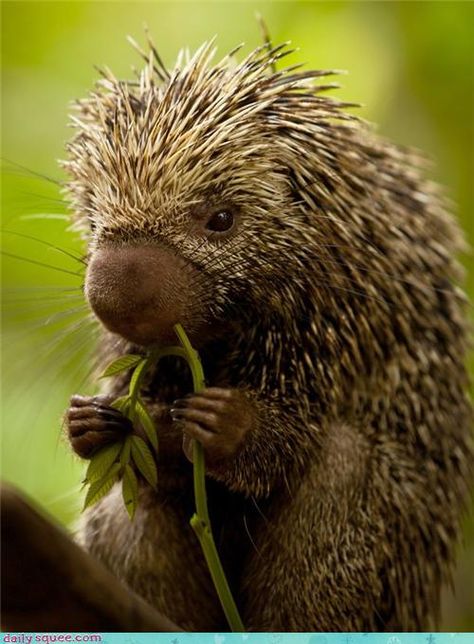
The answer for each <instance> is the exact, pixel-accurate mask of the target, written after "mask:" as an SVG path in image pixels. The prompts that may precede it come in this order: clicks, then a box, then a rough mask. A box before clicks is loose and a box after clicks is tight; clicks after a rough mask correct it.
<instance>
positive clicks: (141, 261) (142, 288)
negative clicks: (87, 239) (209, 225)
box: [85, 245, 188, 345]
mask: <svg viewBox="0 0 474 644" xmlns="http://www.w3.org/2000/svg"><path fill="white" fill-rule="evenodd" d="M185 268H186V267H185V266H184V262H182V260H180V259H179V258H178V257H177V256H176V255H174V254H173V253H171V252H170V251H169V250H167V249H166V248H163V247H160V246H143V245H139V246H138V245H137V246H122V247H102V248H99V249H97V250H96V251H95V252H94V254H93V256H92V258H91V261H90V263H89V266H88V269H87V274H86V282H85V293H86V296H87V298H88V300H89V304H90V306H91V307H92V310H93V311H94V313H95V314H96V315H97V317H98V318H99V319H100V320H101V322H102V323H103V324H104V326H105V327H106V328H107V329H109V331H112V332H113V333H117V334H119V335H121V336H122V337H124V338H126V339H127V340H130V341H131V342H134V343H136V344H140V345H149V344H155V343H157V344H169V343H170V342H172V341H173V340H174V338H175V336H174V332H173V325H174V324H176V323H177V322H180V321H182V319H183V311H184V307H183V301H184V292H185V291H186V290H187V289H186V282H187V275H188V272H187V271H186V270H185Z"/></svg>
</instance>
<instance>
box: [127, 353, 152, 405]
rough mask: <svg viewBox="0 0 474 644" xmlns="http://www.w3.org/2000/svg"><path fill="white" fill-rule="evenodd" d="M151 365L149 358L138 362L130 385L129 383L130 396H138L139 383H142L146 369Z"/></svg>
mask: <svg viewBox="0 0 474 644" xmlns="http://www.w3.org/2000/svg"><path fill="white" fill-rule="evenodd" d="M148 365H149V363H148V360H146V359H143V360H142V362H141V363H140V364H137V367H136V369H134V371H133V373H132V377H131V378H130V385H129V393H130V396H134V397H135V396H136V395H137V393H138V392H137V388H138V385H139V384H140V380H141V378H142V375H143V371H144V369H145V368H146V367H147V366H148Z"/></svg>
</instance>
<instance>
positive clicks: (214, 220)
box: [206, 210, 234, 233]
mask: <svg viewBox="0 0 474 644" xmlns="http://www.w3.org/2000/svg"><path fill="white" fill-rule="evenodd" d="M233 225H234V215H233V214H232V213H231V212H229V211H228V210H221V212H218V213H216V214H215V215H212V217H211V218H210V219H209V221H208V222H207V225H206V228H207V229H208V230H212V231H213V232H217V233H224V232H225V231H226V230H230V229H231V228H232V226H233Z"/></svg>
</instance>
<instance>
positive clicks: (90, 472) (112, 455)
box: [85, 442, 122, 483]
mask: <svg viewBox="0 0 474 644" xmlns="http://www.w3.org/2000/svg"><path fill="white" fill-rule="evenodd" d="M121 449H122V443H120V442H118V443H112V445H107V447H103V448H102V449H101V450H100V451H98V452H97V454H94V456H93V457H92V458H91V460H90V463H89V467H88V468H87V472H86V478H85V482H86V483H92V482H93V481H97V480H98V479H101V478H103V477H104V476H105V475H106V474H107V472H108V471H109V469H110V467H111V466H112V463H113V462H114V461H115V460H116V459H117V456H118V455H119V453H120V451H121Z"/></svg>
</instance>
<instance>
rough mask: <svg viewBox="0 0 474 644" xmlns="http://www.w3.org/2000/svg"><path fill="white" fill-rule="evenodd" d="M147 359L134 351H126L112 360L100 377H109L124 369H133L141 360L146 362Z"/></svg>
mask: <svg viewBox="0 0 474 644" xmlns="http://www.w3.org/2000/svg"><path fill="white" fill-rule="evenodd" d="M145 360H146V358H144V357H143V356H139V355H136V354H134V353H126V354H125V355H124V356H120V358H117V360H114V361H113V362H111V363H110V364H109V366H108V367H106V369H105V371H104V373H103V374H102V375H101V376H100V377H101V378H109V377H110V376H115V374H117V373H121V372H122V371H127V370H128V369H133V367H136V365H137V364H138V363H139V362H141V361H143V362H144V361H145Z"/></svg>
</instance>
